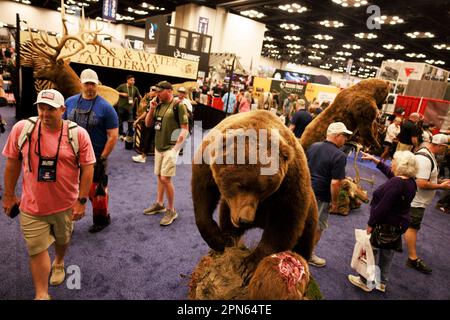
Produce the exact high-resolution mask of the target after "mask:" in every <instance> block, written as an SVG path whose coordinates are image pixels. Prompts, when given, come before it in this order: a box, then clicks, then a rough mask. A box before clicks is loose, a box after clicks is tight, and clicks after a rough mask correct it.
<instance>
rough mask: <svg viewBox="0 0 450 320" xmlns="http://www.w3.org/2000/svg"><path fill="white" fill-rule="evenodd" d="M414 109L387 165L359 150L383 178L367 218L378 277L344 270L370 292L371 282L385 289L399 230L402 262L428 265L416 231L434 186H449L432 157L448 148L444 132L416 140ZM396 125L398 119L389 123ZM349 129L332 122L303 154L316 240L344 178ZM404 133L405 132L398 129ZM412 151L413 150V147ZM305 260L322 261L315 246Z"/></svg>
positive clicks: (423, 267) (422, 269)
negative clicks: (312, 197)
mask: <svg viewBox="0 0 450 320" xmlns="http://www.w3.org/2000/svg"><path fill="white" fill-rule="evenodd" d="M417 118H419V116H418V115H417V114H412V115H411V116H410V117H409V120H408V121H406V124H405V125H404V126H403V125H402V127H401V129H400V132H399V133H398V135H400V134H401V132H402V130H405V129H404V128H406V130H408V132H413V134H411V136H412V137H416V139H412V141H414V142H415V143H414V144H413V143H408V142H410V141H411V140H406V139H405V140H402V141H404V143H400V142H399V145H398V146H397V151H396V152H395V153H394V155H393V161H392V166H391V168H389V167H388V166H386V165H385V163H384V161H383V160H384V159H383V158H380V159H378V158H376V157H375V156H373V155H370V154H367V153H363V157H362V159H363V160H369V161H372V162H374V163H376V164H377V168H378V169H379V170H380V171H381V172H382V173H383V174H384V175H385V176H386V177H387V178H388V180H387V181H386V182H385V183H383V184H382V185H380V186H379V187H378V188H377V189H376V190H375V191H374V193H373V198H372V201H371V203H370V217H369V220H368V222H367V227H366V230H367V234H370V235H371V243H372V247H373V251H374V255H375V257H376V259H377V262H376V265H377V267H378V268H379V270H380V272H379V277H378V278H377V279H376V283H368V281H367V279H365V278H364V277H363V276H361V275H358V276H355V275H349V276H348V280H349V281H350V283H352V284H353V285H355V286H357V287H359V288H361V289H362V290H364V291H366V292H370V291H372V290H373V288H375V289H376V290H378V291H381V292H385V290H386V284H387V281H388V278H389V270H390V265H391V262H392V259H393V254H394V252H395V251H401V250H402V248H401V247H402V242H401V237H402V235H404V239H405V242H406V247H407V250H408V260H407V261H406V266H407V267H410V268H413V269H415V270H417V271H419V272H422V273H425V274H430V273H432V268H431V267H429V266H428V265H427V264H426V263H425V261H424V260H423V259H421V258H420V257H419V255H418V253H417V249H416V243H417V233H418V231H419V230H420V227H421V222H422V219H423V217H424V214H425V211H426V208H427V207H429V205H430V204H431V202H432V201H433V198H434V196H435V193H436V190H445V191H447V192H448V190H450V179H445V178H439V179H438V172H439V169H438V168H439V167H438V162H437V160H436V157H437V156H439V155H443V154H445V153H446V152H447V147H448V143H449V136H448V135H446V134H442V133H439V134H435V135H433V136H431V138H430V140H429V141H428V142H425V141H424V142H423V143H422V144H421V145H420V147H419V143H418V139H417V136H418V134H419V133H418V132H419V131H418V130H416V129H415V128H416V127H414V126H413V125H414V121H413V120H411V119H417ZM393 125H394V126H398V119H396V122H394V124H393ZM352 133H353V132H351V131H349V130H348V129H347V128H346V127H345V124H343V123H342V122H336V123H331V124H330V125H329V127H328V130H327V137H326V140H325V141H323V142H316V143H314V144H313V145H312V146H311V147H309V148H308V150H307V152H306V156H307V159H308V166H309V169H310V173H311V182H312V187H313V190H314V194H315V196H316V200H317V204H318V211H319V224H318V229H317V234H316V243H317V242H318V241H319V240H320V238H321V235H322V233H323V231H324V230H326V229H327V227H328V215H329V213H330V212H334V210H335V207H336V205H337V196H338V193H339V189H340V183H341V181H342V179H344V178H345V176H346V174H345V167H346V159H347V156H346V154H345V153H344V152H342V151H341V150H340V149H339V148H340V147H342V146H343V145H344V144H345V142H346V140H347V138H348V137H349V136H350V135H351V134H352ZM403 133H404V135H405V136H406V133H405V132H403ZM413 152H414V153H413ZM380 233H381V234H384V235H389V237H390V241H391V242H390V243H389V245H386V244H384V243H382V242H377V241H376V240H377V239H378V237H379V235H380ZM309 263H310V264H311V265H313V266H316V267H324V266H325V265H326V260H325V259H323V258H320V257H319V256H317V255H316V253H315V252H314V253H313V255H312V257H311V259H310V261H309Z"/></svg>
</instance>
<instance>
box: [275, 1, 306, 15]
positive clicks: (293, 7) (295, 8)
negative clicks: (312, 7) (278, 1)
mask: <svg viewBox="0 0 450 320" xmlns="http://www.w3.org/2000/svg"><path fill="white" fill-rule="evenodd" d="M278 9H281V10H283V11H287V12H289V13H303V12H305V11H307V10H308V8H306V7H304V6H301V5H299V4H298V3H292V4H285V5H279V6H278Z"/></svg>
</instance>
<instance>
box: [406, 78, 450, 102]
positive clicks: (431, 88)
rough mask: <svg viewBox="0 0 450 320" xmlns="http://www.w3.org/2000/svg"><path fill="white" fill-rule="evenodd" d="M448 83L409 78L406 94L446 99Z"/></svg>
mask: <svg viewBox="0 0 450 320" xmlns="http://www.w3.org/2000/svg"><path fill="white" fill-rule="evenodd" d="M446 90H447V83H445V82H442V81H433V80H409V81H408V85H407V86H406V89H405V96H416V97H425V98H432V99H444V96H445V91H446Z"/></svg>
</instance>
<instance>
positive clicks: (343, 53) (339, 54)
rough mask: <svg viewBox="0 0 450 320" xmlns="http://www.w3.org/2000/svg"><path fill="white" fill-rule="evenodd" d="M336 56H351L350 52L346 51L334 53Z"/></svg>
mask: <svg viewBox="0 0 450 320" xmlns="http://www.w3.org/2000/svg"><path fill="white" fill-rule="evenodd" d="M336 54H337V55H338V56H346V57H350V56H351V55H352V53H351V52H347V51H338V52H336Z"/></svg>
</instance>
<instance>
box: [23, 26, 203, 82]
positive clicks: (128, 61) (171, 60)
mask: <svg viewBox="0 0 450 320" xmlns="http://www.w3.org/2000/svg"><path fill="white" fill-rule="evenodd" d="M20 36H21V43H24V42H26V41H28V39H29V37H30V36H29V33H28V32H24V31H22V32H21V33H20ZM49 39H50V40H51V43H53V44H54V45H56V40H55V37H49ZM78 47H79V43H77V42H76V41H68V42H67V43H66V46H65V47H64V48H63V49H62V50H61V55H66V54H69V53H70V52H74V51H75V50H76V48H78ZM86 48H87V49H86V50H85V51H83V52H81V53H76V54H75V55H71V56H70V61H71V62H75V63H82V64H89V65H95V66H99V67H107V68H116V69H124V70H129V71H136V72H146V73H155V74H161V75H167V76H172V77H179V78H186V79H197V71H198V62H197V61H192V60H186V59H180V58H175V57H170V56H163V55H159V54H152V53H147V52H145V51H143V50H133V49H125V48H122V47H120V48H109V50H110V51H111V53H109V52H107V51H106V50H105V49H104V48H102V47H100V46H97V45H92V44H89V45H88V46H87V47H86Z"/></svg>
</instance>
